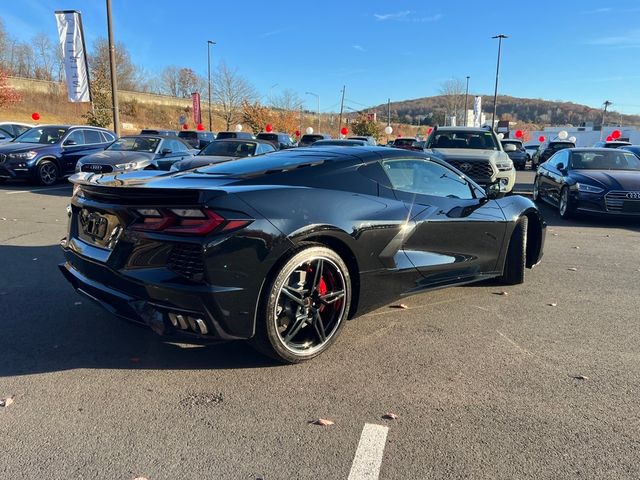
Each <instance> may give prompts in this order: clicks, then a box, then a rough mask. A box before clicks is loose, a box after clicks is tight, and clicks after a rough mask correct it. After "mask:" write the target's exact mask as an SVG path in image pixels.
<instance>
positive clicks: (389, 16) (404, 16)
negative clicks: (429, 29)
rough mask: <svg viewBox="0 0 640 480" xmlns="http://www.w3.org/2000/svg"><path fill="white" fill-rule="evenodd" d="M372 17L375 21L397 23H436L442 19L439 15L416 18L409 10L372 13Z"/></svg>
mask: <svg viewBox="0 0 640 480" xmlns="http://www.w3.org/2000/svg"><path fill="white" fill-rule="evenodd" d="M373 16H374V17H376V19H377V20H379V21H385V20H395V21H397V22H413V23H423V22H437V21H438V20H440V19H441V18H442V15H441V14H439V13H437V14H435V15H427V16H422V17H418V16H416V15H415V12H412V11H411V10H404V11H402V12H396V13H385V14H379V13H374V14H373Z"/></svg>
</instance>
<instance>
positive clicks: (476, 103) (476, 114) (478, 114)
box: [473, 96, 482, 128]
mask: <svg viewBox="0 0 640 480" xmlns="http://www.w3.org/2000/svg"><path fill="white" fill-rule="evenodd" d="M481 122H482V97H481V96H477V97H475V98H474V99H473V126H474V127H475V128H479V127H481V126H482V125H480V123H481Z"/></svg>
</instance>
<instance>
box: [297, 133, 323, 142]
mask: <svg viewBox="0 0 640 480" xmlns="http://www.w3.org/2000/svg"><path fill="white" fill-rule="evenodd" d="M323 138H324V136H323V135H303V136H302V139H301V140H300V141H302V142H317V141H318V140H322V139H323Z"/></svg>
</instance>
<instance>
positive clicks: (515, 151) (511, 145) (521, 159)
mask: <svg viewBox="0 0 640 480" xmlns="http://www.w3.org/2000/svg"><path fill="white" fill-rule="evenodd" d="M500 143H501V144H502V149H503V150H504V151H505V152H506V154H507V155H509V158H510V159H511V161H512V162H513V165H514V166H515V167H516V170H524V169H525V167H526V166H527V160H528V159H529V154H528V153H527V151H526V150H525V148H524V145H523V144H522V142H521V141H520V140H516V139H514V138H505V139H504V140H500Z"/></svg>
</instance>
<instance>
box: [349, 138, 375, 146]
mask: <svg viewBox="0 0 640 480" xmlns="http://www.w3.org/2000/svg"><path fill="white" fill-rule="evenodd" d="M347 140H364V141H365V142H367V145H371V146H372V147H375V146H376V145H378V142H376V139H375V138H373V137H372V136H351V137H347Z"/></svg>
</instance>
